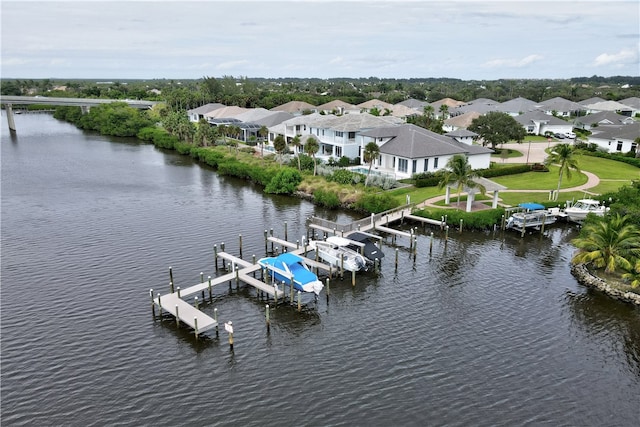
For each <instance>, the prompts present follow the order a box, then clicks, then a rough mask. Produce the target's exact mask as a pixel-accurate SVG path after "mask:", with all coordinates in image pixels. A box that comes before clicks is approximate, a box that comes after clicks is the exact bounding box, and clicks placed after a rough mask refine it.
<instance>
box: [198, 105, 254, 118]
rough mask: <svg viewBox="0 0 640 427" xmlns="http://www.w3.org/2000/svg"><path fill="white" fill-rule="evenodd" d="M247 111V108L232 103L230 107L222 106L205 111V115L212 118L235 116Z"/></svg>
mask: <svg viewBox="0 0 640 427" xmlns="http://www.w3.org/2000/svg"><path fill="white" fill-rule="evenodd" d="M245 111H247V109H246V108H242V107H236V106H235V105H232V106H230V107H222V108H217V109H215V110H213V111H209V112H208V113H204V116H205V117H209V118H212V119H220V118H235V117H236V116H237V115H239V114H241V113H244V112H245Z"/></svg>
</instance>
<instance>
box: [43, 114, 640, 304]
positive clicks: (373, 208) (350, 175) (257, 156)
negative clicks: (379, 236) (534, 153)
mask: <svg viewBox="0 0 640 427" xmlns="http://www.w3.org/2000/svg"><path fill="white" fill-rule="evenodd" d="M164 114H165V116H166V114H167V113H166V112H165V113H164ZM169 114H171V113H169ZM54 117H56V118H57V119H61V120H65V121H68V122H71V123H73V124H75V125H76V126H77V127H79V128H81V129H86V130H94V131H97V132H99V133H101V134H104V135H114V136H128V137H136V138H138V139H139V140H141V141H144V142H146V143H151V144H153V145H154V146H156V147H157V148H160V149H166V150H174V151H176V152H178V153H179V154H182V155H188V156H190V157H192V158H193V159H195V160H197V161H198V162H201V163H204V164H206V165H208V166H210V167H212V168H214V169H215V170H216V171H217V172H218V173H220V174H222V175H229V176H234V177H238V178H241V179H245V180H247V181H249V182H252V183H255V184H259V185H260V186H262V187H263V190H264V192H265V193H267V194H286V195H291V196H294V197H299V198H303V199H306V200H309V201H311V202H312V203H314V204H317V205H320V206H324V207H327V208H343V209H347V210H352V211H356V212H360V213H363V214H370V213H380V212H384V211H386V210H390V209H393V208H395V207H398V206H400V205H402V204H403V203H406V201H408V200H409V197H408V196H409V195H411V194H412V193H413V192H414V191H416V192H417V190H422V189H424V187H434V188H435V186H437V187H439V184H438V183H437V181H438V177H437V176H435V177H434V176H418V177H416V179H415V180H412V181H411V182H410V183H407V182H405V183H403V184H401V185H400V188H397V189H395V190H390V189H389V187H390V186H389V185H388V183H384V182H383V183H379V185H380V186H373V185H371V186H369V185H366V184H367V183H368V182H367V181H368V179H367V176H366V175H363V174H359V173H354V172H351V171H347V170H345V169H341V168H337V167H336V168H334V169H331V170H330V171H329V172H328V173H324V174H319V173H316V172H317V170H318V168H319V167H320V166H321V165H318V164H317V162H316V159H315V157H314V156H313V153H311V154H312V155H311V156H309V155H307V154H301V155H299V156H297V157H298V159H292V160H291V161H289V162H285V161H284V157H285V154H286V153H287V152H288V150H286V151H285V150H278V151H277V152H276V153H273V152H267V153H265V152H264V150H263V149H260V148H259V146H258V145H257V143H256V145H254V146H243V147H239V145H240V142H239V141H238V140H235V139H233V138H230V137H229V136H227V135H224V134H223V135H214V136H213V137H212V138H208V137H206V136H203V135H195V134H197V132H198V130H197V125H196V127H194V126H193V125H192V124H189V128H187V129H191V130H185V131H182V132H181V131H180V129H179V127H178V128H177V129H175V130H174V132H170V130H168V129H165V128H163V127H161V126H159V125H158V124H157V123H159V122H163V118H162V112H161V113H158V112H152V113H151V114H150V115H149V116H147V115H146V114H145V113H144V112H140V111H138V110H135V109H132V108H130V107H128V106H126V104H123V103H115V104H105V105H103V106H102V105H101V106H99V107H94V108H92V109H91V111H90V113H89V114H84V115H83V114H82V113H81V112H80V108H79V107H58V108H57V109H56V111H55V113H54ZM185 118H186V117H185ZM178 126H179V125H178ZM189 140H191V141H192V142H188V141H189ZM196 140H198V141H200V143H199V144H196V142H195V141H196ZM585 154H589V153H585ZM610 158H611V157H610ZM616 160H617V159H616ZM634 160H635V159H634ZM627 162H628V163H632V165H633V166H637V165H636V164H634V162H633V161H631V162H630V161H628V160H627ZM330 166H337V165H322V168H325V167H330ZM340 166H343V165H340ZM523 166H524V167H526V168H527V171H531V170H536V169H532V168H533V167H535V165H531V166H529V165H520V167H518V166H508V167H507V168H502V169H503V170H502V171H501V170H500V168H497V169H493V168H491V169H487V170H486V175H485V177H495V176H500V175H507V174H511V173H516V174H518V173H520V174H521V173H527V171H525V170H524V168H523ZM537 166H538V167H540V169H542V170H545V169H546V167H545V166H544V165H537ZM508 168H510V169H511V170H508ZM546 170H547V171H548V169H546ZM634 184H635V183H634ZM624 188H626V187H624ZM632 188H636V193H638V194H637V195H633V196H632V197H637V201H632V202H631V204H629V200H628V198H629V197H627V199H625V200H621V202H620V203H621V204H622V205H626V207H629V206H634V203H635V206H640V182H637V185H634V186H632ZM440 190H441V189H440ZM437 194H439V193H437ZM434 195H435V194H434ZM627 196H628V195H627ZM603 197H605V199H609V200H613V199H615V200H618V199H617V193H609V194H606V195H603ZM634 200H635V199H634ZM555 204H557V203H555ZM555 204H554V205H555ZM614 205H615V203H614V204H613V205H612V209H613V207H614ZM461 206H464V203H463V204H461ZM622 211H625V209H622ZM636 211H639V212H635V211H633V212H630V214H631V215H632V216H633V217H634V218H633V221H632V222H633V227H634V233H632V234H633V237H634V239H636V240H634V241H633V243H632V246H631V252H628V253H626V255H627V257H628V258H629V260H628V262H627V263H626V264H625V263H622V264H624V265H622V264H621V265H620V266H621V267H625V268H624V270H625V271H626V273H625V274H624V277H625V278H626V279H627V280H628V281H629V282H630V283H631V284H632V285H635V286H628V285H626V284H625V283H623V280H622V277H623V275H620V278H621V280H620V281H617V280H609V279H607V278H606V277H599V276H594V274H596V273H597V271H599V269H598V268H597V266H598V263H597V262H594V260H587V262H578V261H577V260H576V257H577V256H576V257H574V259H573V260H572V273H573V274H574V276H575V277H576V278H577V280H578V281H579V282H580V283H581V284H583V285H585V286H587V287H592V288H595V289H599V290H601V291H603V292H605V293H607V294H608V295H610V296H612V297H614V298H617V299H621V300H624V301H627V302H632V303H634V304H639V303H640V294H639V293H638V292H640V289H637V288H638V286H637V285H638V283H639V279H640V231H639V228H638V226H637V225H636V222H637V223H640V207H638V208H636ZM504 213H505V210H504V208H497V209H484V210H481V211H476V212H469V213H467V212H464V211H463V210H460V209H452V208H450V207H449V208H445V207H442V208H434V207H424V208H422V209H417V210H416V211H415V212H414V214H415V215H417V216H423V217H426V218H432V219H440V218H442V217H445V216H446V217H447V222H449V223H450V224H454V225H457V224H459V223H460V221H462V222H463V223H464V227H465V229H479V230H487V229H491V228H492V227H494V226H495V225H496V224H500V222H501V218H502V215H504ZM594 221H597V219H596V220H594ZM583 230H584V229H583ZM583 234H584V233H583V232H581V237H583ZM576 240H578V239H576ZM583 258H584V257H583ZM596 258H597V257H596ZM623 258H624V257H623ZM587 265H589V266H596V268H595V269H593V268H592V269H591V271H590V270H589V269H588V268H587ZM580 266H583V267H580ZM596 270H597V271H596ZM614 271H615V269H614ZM609 273H611V271H609ZM605 276H611V274H608V275H605ZM594 277H596V279H594ZM603 283H604V285H603ZM628 295H632V296H631V297H628ZM634 295H637V296H639V298H635V296H634Z"/></svg>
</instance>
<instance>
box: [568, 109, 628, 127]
mask: <svg viewBox="0 0 640 427" xmlns="http://www.w3.org/2000/svg"><path fill="white" fill-rule="evenodd" d="M625 120H631V121H633V119H632V118H631V117H627V116H623V115H622V114H618V113H616V112H613V111H600V112H598V113H593V114H587V115H586V116H582V117H578V118H577V119H576V123H582V124H585V125H593V124H594V123H607V122H608V123H611V124H616V125H617V124H621V123H622V122H623V121H625Z"/></svg>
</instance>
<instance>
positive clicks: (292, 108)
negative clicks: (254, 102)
mask: <svg viewBox="0 0 640 427" xmlns="http://www.w3.org/2000/svg"><path fill="white" fill-rule="evenodd" d="M315 109H316V106H315V105H312V104H309V103H308V102H304V101H289V102H287V103H285V104H282V105H278V106H277V107H273V108H272V109H271V111H285V112H287V113H301V112H303V111H305V110H312V111H313V110H315Z"/></svg>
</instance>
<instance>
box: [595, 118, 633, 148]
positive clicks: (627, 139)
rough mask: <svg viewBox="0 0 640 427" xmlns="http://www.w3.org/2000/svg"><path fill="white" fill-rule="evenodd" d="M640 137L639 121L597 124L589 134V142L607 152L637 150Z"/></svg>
mask: <svg viewBox="0 0 640 427" xmlns="http://www.w3.org/2000/svg"><path fill="white" fill-rule="evenodd" d="M637 138H640V123H638V122H635V123H632V124H628V125H610V126H598V127H597V128H595V129H593V134H592V135H589V143H592V144H597V145H598V147H600V148H601V149H602V150H604V151H607V152H609V153H628V152H629V151H634V152H637V151H636V150H637V149H638V143H637V142H636V139H637Z"/></svg>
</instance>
